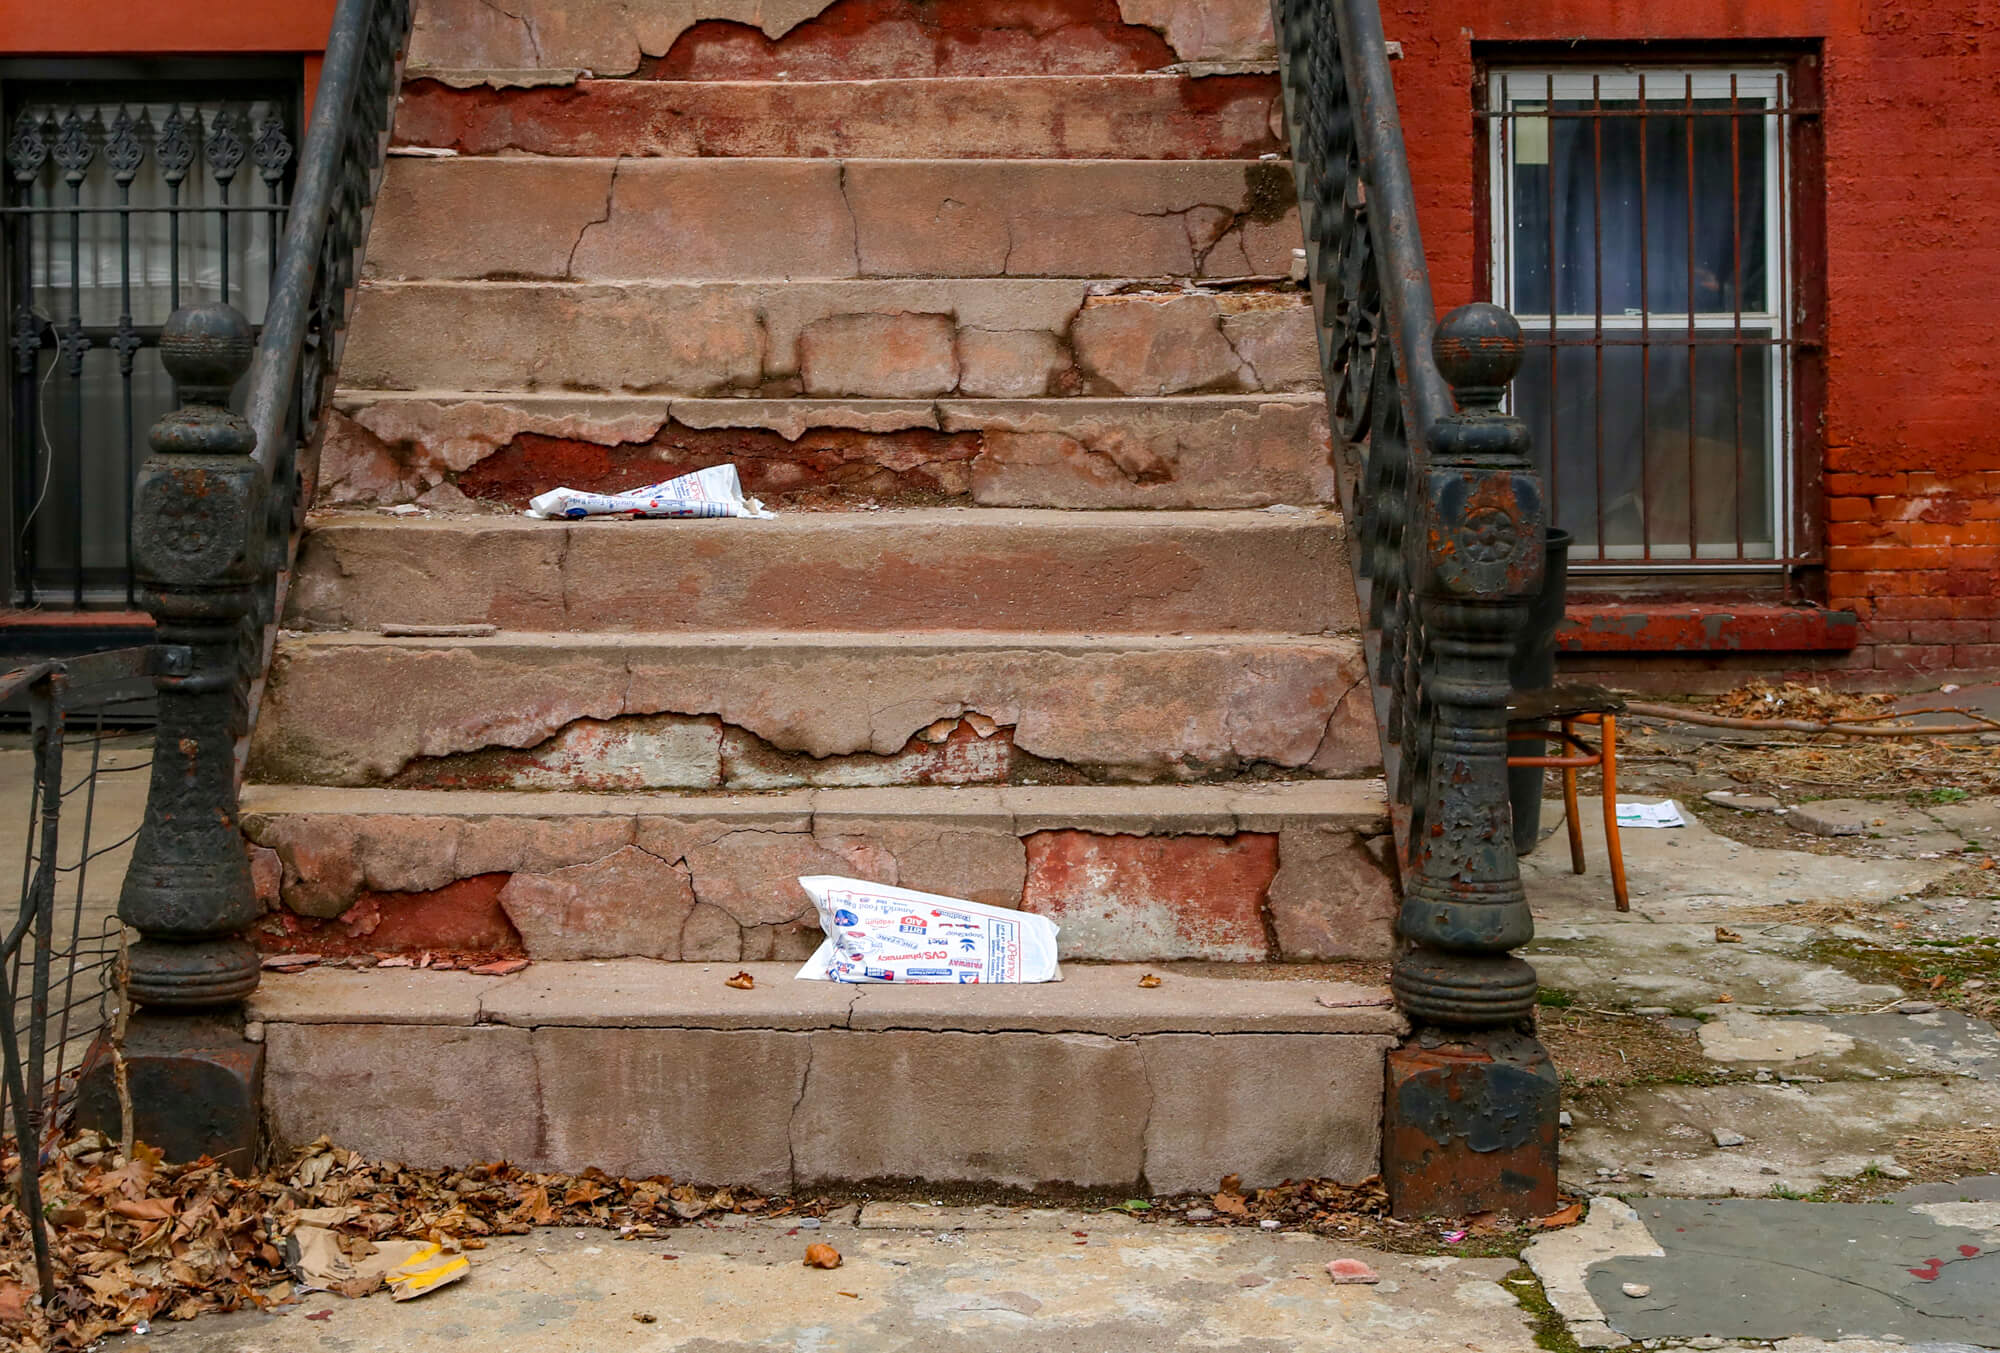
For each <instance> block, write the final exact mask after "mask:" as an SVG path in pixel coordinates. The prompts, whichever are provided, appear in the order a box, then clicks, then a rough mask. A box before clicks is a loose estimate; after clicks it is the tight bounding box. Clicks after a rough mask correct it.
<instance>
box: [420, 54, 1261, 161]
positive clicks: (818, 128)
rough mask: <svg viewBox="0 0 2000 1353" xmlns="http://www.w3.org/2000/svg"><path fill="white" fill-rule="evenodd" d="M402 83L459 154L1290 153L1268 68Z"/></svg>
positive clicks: (425, 132)
mask: <svg viewBox="0 0 2000 1353" xmlns="http://www.w3.org/2000/svg"><path fill="white" fill-rule="evenodd" d="M433 76H434V78H432V79H425V80H417V81H414V82H413V83H411V84H410V85H408V86H406V87H405V88H404V90H403V96H402V101H401V103H400V104H398V106H397V109H396V129H395V135H396V141H397V143H398V144H399V145H405V146H425V147H444V148H449V149H452V150H456V151H458V152H460V153H461V154H466V155H491V154H509V153H527V154H533V155H556V156H577V155H635V156H679V157H695V156H764V157H784V158H817V157H821V156H827V157H847V158H864V157H865V158H872V159H892V158H903V157H916V158H921V159H939V160H945V159H953V160H956V159H1029V160H1032V159H1061V160H1071V159H1075V160H1081V159H1119V160H1150V159H1162V160H1187V159H1220V160H1230V159H1234V160H1254V159H1258V158H1260V157H1262V156H1264V155H1277V154H1281V153H1284V152H1285V150H1286V147H1285V145H1284V143H1283V142H1282V141H1280V140H1279V139H1278V135H1277V132H1276V130H1275V128H1276V125H1277V121H1276V120H1277V116H1278V112H1277V108H1276V103H1277V98H1278V79H1277V76H1275V75H1263V74H1255V75H1215V76H1208V77H1205V78H1199V79H1198V78H1195V77H1192V76H1188V75H1067V76H1066V75H1056V76H992V75H985V76H969V77H959V78H944V79H894V80H886V79H865V78H864V79H841V80H764V79H742V80H735V79H732V80H715V79H706V80H578V81H577V82H576V83H575V84H573V85H569V86H560V87H545V88H536V89H495V88H492V87H490V86H488V85H487V84H486V83H485V81H486V76H485V74H484V73H482V72H478V71H439V72H433Z"/></svg>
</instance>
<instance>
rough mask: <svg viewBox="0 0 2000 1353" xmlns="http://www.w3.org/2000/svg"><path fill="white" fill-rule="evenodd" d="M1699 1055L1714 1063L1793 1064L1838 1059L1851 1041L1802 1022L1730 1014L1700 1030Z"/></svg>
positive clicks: (1849, 1038)
mask: <svg viewBox="0 0 2000 1353" xmlns="http://www.w3.org/2000/svg"><path fill="white" fill-rule="evenodd" d="M1699 1037H1700V1039H1701V1052H1702V1055H1703V1056H1704V1057H1707V1058H1708V1059H1709V1060H1711V1061H1716V1062H1796V1061H1799V1060H1800V1059H1801V1058H1805V1057H1821V1056H1839V1055H1840V1054H1841V1053H1843V1052H1846V1051H1847V1050H1848V1049H1849V1048H1851V1047H1853V1046H1854V1040H1853V1038H1851V1037H1849V1036H1848V1035H1846V1034H1843V1033H1836V1032H1834V1031H1833V1030H1831V1029H1829V1028H1827V1027H1826V1026H1825V1025H1822V1024H1813V1023H1809V1022H1807V1021H1805V1020H1793V1019H1771V1018H1769V1017H1767V1016H1763V1015H1752V1014H1749V1013H1746V1012H1744V1011H1732V1012H1730V1013H1729V1014H1727V1015H1724V1016H1722V1017H1721V1018H1720V1019H1714V1020H1710V1021H1709V1022H1708V1023H1706V1024H1704V1025H1702V1026H1701V1030H1700V1033H1699Z"/></svg>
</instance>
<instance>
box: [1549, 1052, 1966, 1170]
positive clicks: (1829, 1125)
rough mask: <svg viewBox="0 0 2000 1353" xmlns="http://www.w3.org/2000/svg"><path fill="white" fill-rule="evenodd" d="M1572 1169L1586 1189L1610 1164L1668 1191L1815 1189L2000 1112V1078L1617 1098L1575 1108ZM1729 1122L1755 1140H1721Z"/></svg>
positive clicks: (1653, 1090) (1745, 1087)
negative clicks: (1911, 1142)
mask: <svg viewBox="0 0 2000 1353" xmlns="http://www.w3.org/2000/svg"><path fill="white" fill-rule="evenodd" d="M1572 1114H1573V1116H1574V1120H1575V1124H1576V1126H1575V1129H1574V1130H1573V1131H1572V1132H1571V1134H1570V1135H1569V1137H1568V1138H1567V1139H1566V1140H1565V1142H1564V1146H1563V1173H1564V1176H1565V1178H1566V1179H1571V1178H1573V1182H1575V1183H1577V1184H1579V1185H1587V1184H1589V1183H1592V1182H1594V1178H1593V1177H1594V1174H1595V1171H1596V1170H1597V1169H1599V1168H1605V1169H1611V1170H1615V1171H1620V1172H1622V1171H1627V1170H1638V1169H1644V1170H1646V1171H1649V1172H1650V1173H1651V1175H1652V1176H1653V1177H1652V1178H1651V1180H1649V1185H1650V1187H1651V1188H1652V1189H1653V1190H1655V1191H1656V1192H1659V1193H1662V1194H1679V1195H1685V1196H1694V1197H1713V1196H1722V1195H1731V1194H1735V1195H1742V1196H1748V1197H1758V1196H1763V1195H1768V1194H1769V1193H1770V1192H1771V1191H1772V1189H1773V1188H1775V1187H1782V1188H1786V1189H1790V1190H1792V1191H1794V1192H1798V1193H1807V1192H1810V1191H1811V1190H1813V1189H1815V1188H1817V1187H1819V1186H1820V1185H1821V1184H1823V1183H1826V1182H1828V1181H1829V1180H1835V1179H1844V1178H1848V1177H1851V1176H1853V1175H1856V1174H1859V1173H1860V1172H1861V1171H1863V1170H1865V1169H1867V1168H1868V1167H1869V1166H1870V1165H1871V1164H1881V1163H1885V1162H1891V1161H1893V1160H1894V1159H1895V1152H1896V1149H1897V1146H1898V1144H1899V1143H1900V1142H1901V1141H1902V1140H1903V1139H1904V1138H1906V1137H1912V1136H1919V1135H1921V1134H1923V1133H1925V1132H1935V1131H1940V1130H1946V1129H1956V1128H1962V1127H1967V1126H1972V1125H1976V1124H1981V1123H1991V1122H1993V1121H1995V1120H1996V1118H2000V1086H1995V1085H1993V1084H1991V1083H1987V1082H1981V1081H1969V1080H1958V1081H1950V1082H1945V1083H1939V1082H1936V1081H1923V1080H1904V1081H1859V1082H1845V1083H1835V1084H1823V1085H1784V1084H1775V1083H1774V1084H1768V1085H1761V1084H1748V1083H1741V1082H1739V1083H1735V1084H1730V1085H1707V1086H1678V1085H1669V1086H1657V1087H1648V1088H1644V1089H1636V1090H1631V1091H1628V1092H1626V1093H1625V1094H1623V1095H1621V1096H1620V1097H1619V1098H1618V1099H1617V1100H1616V1102H1615V1104H1614V1105H1612V1106H1608V1107H1605V1106H1600V1107H1597V1108H1593V1109H1591V1110H1589V1111H1586V1110H1584V1109H1582V1108H1577V1109H1573V1110H1572ZM1717 1130H1723V1131H1728V1132H1735V1133H1740V1134H1741V1135H1742V1136H1743V1137H1744V1138H1745V1141H1744V1143H1743V1145H1741V1146H1736V1147H1730V1148H1726V1149H1724V1148H1718V1147H1716V1145H1715V1144H1714V1143H1715V1137H1714V1134H1715V1132H1716V1131H1717Z"/></svg>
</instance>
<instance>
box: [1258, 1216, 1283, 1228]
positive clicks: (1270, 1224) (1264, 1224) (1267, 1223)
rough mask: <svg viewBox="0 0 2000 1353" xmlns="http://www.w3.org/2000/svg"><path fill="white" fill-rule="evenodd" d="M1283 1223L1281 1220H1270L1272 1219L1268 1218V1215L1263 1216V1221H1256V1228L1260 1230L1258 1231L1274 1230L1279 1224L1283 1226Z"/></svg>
mask: <svg viewBox="0 0 2000 1353" xmlns="http://www.w3.org/2000/svg"><path fill="white" fill-rule="evenodd" d="M1283 1225H1284V1223H1283V1222H1281V1221H1272V1220H1271V1219H1270V1218H1268V1217H1267V1218H1265V1219H1264V1220H1263V1221H1260V1222H1258V1223H1257V1229H1258V1230H1260V1231H1275V1230H1277V1229H1278V1228H1279V1227H1280V1226H1283Z"/></svg>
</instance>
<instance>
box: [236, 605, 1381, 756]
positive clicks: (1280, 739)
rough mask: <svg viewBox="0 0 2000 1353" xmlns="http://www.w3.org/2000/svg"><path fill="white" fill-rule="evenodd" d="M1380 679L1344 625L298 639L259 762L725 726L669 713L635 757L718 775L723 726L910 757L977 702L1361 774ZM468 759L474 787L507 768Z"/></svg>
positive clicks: (1029, 719) (1111, 737)
mask: <svg viewBox="0 0 2000 1353" xmlns="http://www.w3.org/2000/svg"><path fill="white" fill-rule="evenodd" d="M1361 677H1362V659H1361V647H1360V644H1359V643H1358V642H1357V641H1355V640H1354V639H1352V638H1348V637H1345V636H1315V637H1302V636H1292V635H1243V634H1236V635H1185V636H1159V637H1150V636H1137V635H1130V636H1128V635H1078V634H1047V633H1043V634H1035V635H1006V634H1001V635H995V634H987V633H958V634H952V633H932V634H924V635H899V634H854V633H824V632H814V633H804V634H797V633H794V634H764V635H757V634H747V633H705V634H671V635H669V634H597V635H577V634H546V633H526V632H522V633H514V632H507V633H502V634H499V635H496V636H491V637H485V638H387V637H383V636H380V635H365V634H333V635H311V636H297V635H295V636H290V637H286V638H283V639H281V641H280V643H279V645H278V649H277V655H276V658H275V660H274V661H273V663H272V666H271V673H270V678H269V682H268V684H267V686H266V688H265V693H264V703H263V712H262V715H261V717H260V718H259V719H258V722H257V727H256V730H255V732H254V733H253V735H252V737H251V743H250V761H249V770H250V775H251V777H252V778H254V779H258V780H265V781H270V782H273V783H293V784H325V785H355V786H361V785H374V784H384V783H387V782H390V781H393V780H394V779H395V778H396V777H398V776H406V775H412V774H416V775H421V776H423V777H424V778H425V779H427V780H429V781H430V782H432V783H436V782H437V780H438V779H439V778H440V777H443V778H447V779H448V778H449V777H450V775H451V771H452V766H450V765H439V764H429V765H426V764H424V763H425V762H427V761H431V759H434V758H456V757H463V756H465V754H468V753H480V752H489V751H490V752H504V751H507V750H509V749H514V750H519V749H526V748H533V747H536V746H537V745H538V744H541V743H543V742H544V741H545V740H547V739H549V738H551V737H553V736H554V735H556V734H558V733H560V732H562V731H563V730H564V729H565V728H566V727H568V726H570V725H573V724H576V723H578V721H580V720H589V721H597V722H600V723H602V722H605V721H612V722H617V721H622V720H625V719H629V718H632V717H634V716H654V715H662V714H676V715H688V716H695V718H696V719H702V718H705V717H706V716H713V717H714V719H715V721H716V722H715V723H714V724H696V725H674V726H667V727H663V728H662V729H661V730H660V740H659V742H658V744H657V750H656V751H653V752H644V751H641V752H635V754H634V758H633V759H634V760H635V761H636V762H638V763H640V764H644V763H645V762H646V761H648V760H657V761H658V762H660V763H662V766H661V769H660V770H659V772H658V773H659V774H661V775H662V776H666V777H671V782H672V783H674V784H675V785H677V786H678V785H684V784H686V782H687V779H688V778H690V777H692V776H693V775H704V776H706V775H710V774H713V775H714V776H715V777H717V778H715V779H711V780H709V781H708V783H709V784H718V783H720V775H721V770H720V766H721V764H722V762H721V756H722V753H721V734H722V730H724V729H740V730H742V731H743V732H745V733H747V734H749V735H751V736H753V737H754V738H756V739H758V740H759V741H760V742H761V743H762V744H763V745H764V746H765V747H768V748H769V749H770V750H771V751H773V752H779V753H792V754H796V755H799V756H803V757H808V758H829V757H855V756H857V755H860V754H872V755H873V756H876V757H883V758H895V757H897V756H900V755H903V754H905V753H906V751H907V749H908V748H909V744H910V741H911V739H912V738H915V737H918V736H919V735H921V734H923V733H924V732H925V731H926V730H928V729H931V728H933V727H934V726H935V725H937V724H938V723H939V722H940V721H947V722H949V721H955V720H958V719H959V718H961V717H968V718H969V717H971V716H974V715H978V716H981V717H983V718H984V719H986V720H989V721H991V724H992V725H994V726H995V727H997V728H1002V729H1007V730H1011V731H1010V733H1009V738H1010V740H1011V744H1012V746H1013V747H1015V748H1018V749H1019V750H1020V751H1022V752H1025V753H1027V754H1028V755H1029V756H1031V757H1034V758H1038V760H1039V762H1040V763H1059V767H1058V768H1059V769H1060V770H1062V771H1066V772H1068V773H1070V774H1073V775H1075V776H1077V777H1079V778H1084V779H1100V778H1102V779H1108V780H1129V781H1145V780H1154V779H1199V778H1203V777H1211V776H1234V775H1239V774H1243V773H1246V772H1247V773H1255V772H1258V771H1266V772H1278V773H1287V772H1289V773H1294V774H1309V775H1343V774H1346V775H1352V774H1356V773H1360V772H1362V771H1365V770H1366V769H1367V768H1369V767H1370V766H1371V765H1373V764H1374V763H1375V762H1376V760H1377V757H1376V752H1375V735H1374V716H1373V710H1372V707H1371V705H1370V703H1369V695H1368V691H1367V689H1366V687H1365V685H1364V684H1363V683H1362V680H1361ZM697 729H699V730H700V731H699V732H698V733H696V730H697ZM690 734H695V735H694V736H689V735H690ZM592 736H596V734H595V733H593V734H592ZM592 762H593V758H592V756H591V755H590V754H588V753H585V754H583V755H578V756H573V757H572V756H565V755H563V754H562V752H561V749H560V748H554V749H550V755H549V757H548V758H547V764H546V768H545V770H544V772H543V774H544V775H556V776H561V775H563V774H564V773H565V771H567V773H568V774H569V775H571V776H573V777H575V778H574V779H572V780H571V781H570V783H572V784H575V785H576V787H578V788H591V787H594V786H592V785H590V784H589V783H587V777H588V776H589V774H590V773H591V771H592V769H593V764H592ZM460 764H461V765H463V766H464V769H466V770H468V771H471V772H474V774H473V776H472V778H473V779H474V782H475V783H477V782H480V777H481V776H483V775H485V774H487V773H489V772H490V771H492V770H493V769H494V766H493V764H492V763H491V762H490V761H489V762H487V763H473V764H470V765H466V764H465V763H460ZM500 764H501V766H502V767H503V768H504V766H505V764H506V763H505V762H502V763H500ZM1041 770H1042V771H1044V772H1046V770H1047V767H1046V766H1043V767H1041ZM541 783H544V784H545V783H546V782H545V781H541ZM604 787H607V788H612V787H619V786H618V785H617V784H616V783H614V784H613V785H610V786H604ZM697 787H698V786H697Z"/></svg>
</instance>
